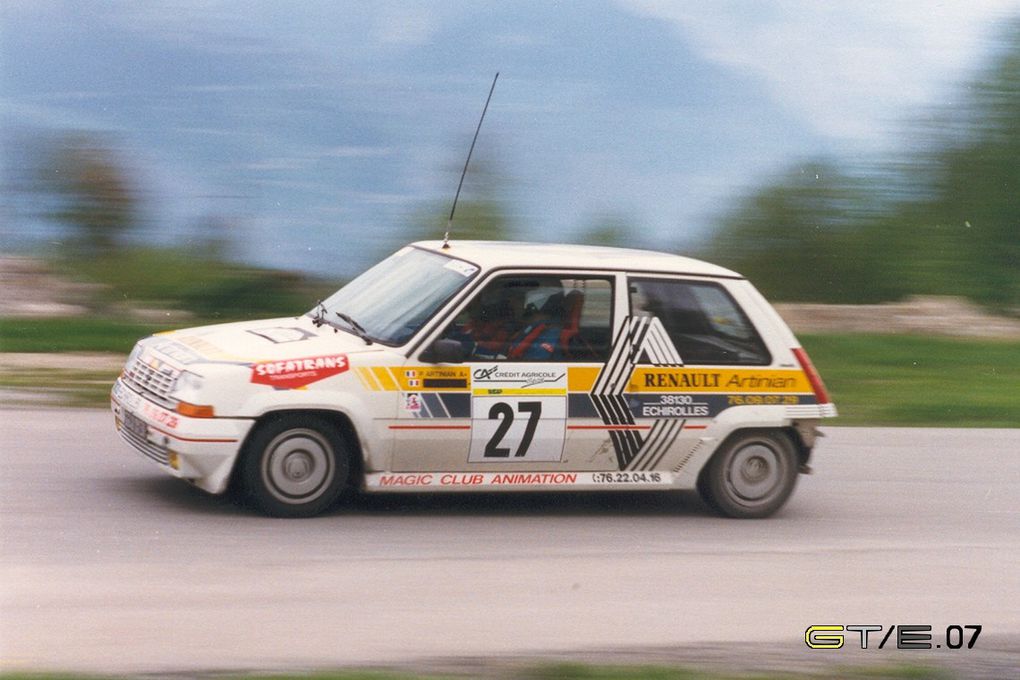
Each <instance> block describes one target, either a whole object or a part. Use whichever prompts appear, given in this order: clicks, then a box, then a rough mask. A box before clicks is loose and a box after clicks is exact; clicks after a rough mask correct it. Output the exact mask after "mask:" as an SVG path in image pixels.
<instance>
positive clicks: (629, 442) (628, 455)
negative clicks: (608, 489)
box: [589, 316, 683, 470]
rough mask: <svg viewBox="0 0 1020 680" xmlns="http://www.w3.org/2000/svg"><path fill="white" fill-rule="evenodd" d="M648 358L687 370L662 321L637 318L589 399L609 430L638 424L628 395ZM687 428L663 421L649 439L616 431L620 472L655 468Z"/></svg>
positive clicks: (628, 323)
mask: <svg viewBox="0 0 1020 680" xmlns="http://www.w3.org/2000/svg"><path fill="white" fill-rule="evenodd" d="M642 354H647V355H648V360H649V361H650V362H651V363H652V365H654V366H683V360H682V359H681V358H680V354H679V352H677V351H676V347H675V346H674V345H673V341H672V340H670V338H669V335H668V334H667V333H666V329H665V328H664V327H663V325H662V322H661V321H659V319H658V318H656V317H647V316H638V317H634V316H632V317H627V318H626V319H624V322H623V325H622V326H621V327H620V331H619V332H618V333H617V334H616V339H615V340H614V342H613V351H612V352H611V353H610V356H609V360H608V361H607V362H606V364H605V365H604V366H603V367H602V370H601V371H599V375H598V377H597V378H596V379H595V384H594V385H593V387H592V391H591V393H590V395H589V396H591V401H592V404H593V405H594V406H595V410H596V411H597V412H598V415H599V418H601V419H602V422H603V423H605V424H606V425H633V424H634V414H633V413H632V412H631V410H630V407H629V406H628V404H627V399H626V398H625V397H624V396H623V394H624V392H625V390H626V389H627V382H628V381H629V380H630V376H631V374H632V373H633V372H634V367H635V366H636V365H637V364H638V362H639V361H640V360H641V355H642ZM682 427H683V421H680V422H679V423H677V422H676V421H672V422H667V421H663V420H657V421H656V422H655V424H654V425H652V429H651V431H650V432H649V433H648V435H647V436H643V435H642V434H641V433H640V432H637V431H634V430H622V431H621V430H613V431H611V432H610V433H609V438H610V440H611V441H612V442H613V449H614V450H615V451H616V462H617V464H618V465H619V466H620V469H621V470H626V469H641V470H647V469H651V468H654V467H655V466H656V465H658V463H659V461H661V460H662V457H663V456H664V455H665V454H666V452H667V451H668V450H669V449H670V448H671V447H672V446H673V442H674V441H676V437H677V434H678V433H679V432H680V430H681V429H682Z"/></svg>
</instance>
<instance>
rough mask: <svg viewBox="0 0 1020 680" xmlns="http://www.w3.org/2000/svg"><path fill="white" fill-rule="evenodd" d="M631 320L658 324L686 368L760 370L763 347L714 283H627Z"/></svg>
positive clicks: (763, 361) (763, 360) (764, 353)
mask: <svg viewBox="0 0 1020 680" xmlns="http://www.w3.org/2000/svg"><path fill="white" fill-rule="evenodd" d="M630 309H631V314H632V315H634V316H655V317H658V318H659V321H661V322H662V325H663V326H664V327H665V329H666V333H667V334H668V335H669V337H670V339H672V340H673V344H674V345H675V346H676V350H677V352H678V353H679V354H680V358H681V359H682V360H683V362H684V363H685V364H694V365H697V364H721V365H751V366H757V365H765V364H768V363H770V362H771V357H770V356H769V352H768V350H767V349H766V348H765V343H764V342H762V340H761V336H759V335H758V332H757V331H756V330H755V328H754V326H752V325H751V322H750V320H749V319H748V318H747V316H746V315H745V314H744V312H743V311H742V310H741V309H740V307H738V306H737V303H736V302H735V301H734V300H733V298H732V297H730V294H729V293H728V292H726V290H725V289H724V288H723V287H722V286H721V285H719V284H717V283H711V282H706V281H683V280H678V279H631V280H630Z"/></svg>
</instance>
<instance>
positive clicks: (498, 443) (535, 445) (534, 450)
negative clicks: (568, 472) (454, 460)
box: [468, 395, 567, 463]
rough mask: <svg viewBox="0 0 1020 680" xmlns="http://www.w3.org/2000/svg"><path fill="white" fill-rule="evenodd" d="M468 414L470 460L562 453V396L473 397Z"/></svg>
mask: <svg viewBox="0 0 1020 680" xmlns="http://www.w3.org/2000/svg"><path fill="white" fill-rule="evenodd" d="M471 416H472V418H471V453H470V455H469V456H468V460H469V461H470V462H472V463H523V462H534V461H545V462H559V460H560V458H561V457H562V455H563V439H564V435H565V433H566V417H567V400H566V397H560V396H554V397H550V396H530V395H528V396H493V397H475V398H474V399H472V400H471Z"/></svg>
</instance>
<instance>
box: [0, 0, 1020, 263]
mask: <svg viewBox="0 0 1020 680" xmlns="http://www.w3.org/2000/svg"><path fill="white" fill-rule="evenodd" d="M1016 14H1020V0H969V1H961V2H935V3H933V2H871V1H863V2H853V3H849V2H844V3H825V2H816V1H812V0H775V1H772V2H740V1H736V0H732V1H725V0H723V1H719V0H717V1H715V2H660V1H655V0H620V1H619V2H513V3H505V2H502V3H500V2H429V3H410V2H395V1H382V2H372V3H362V2H323V1H315V0H305V1H302V2H292V3H279V2H263V1H260V0H248V1H247V2H235V1H223V2H216V1H198V0H178V1H176V2H172V3H171V2H144V3H139V2H128V1H126V0H125V1H123V2H122V1H116V0H111V1H108V2H45V1H40V0H26V1H23V0H5V2H4V3H3V4H2V6H0V31H2V33H0V121H2V123H3V126H4V130H5V133H11V132H14V131H17V132H18V133H19V134H20V133H23V132H25V131H35V132H46V133H60V132H61V131H66V130H87V131H93V132H95V133H97V134H100V135H102V138H103V139H104V140H106V141H107V143H109V144H111V145H113V146H115V147H116V148H117V149H118V150H119V152H120V153H121V155H122V157H123V158H125V159H127V162H128V164H129V167H130V168H131V172H132V174H133V176H135V177H136V183H137V184H138V185H139V186H140V187H141V188H142V189H144V191H145V196H146V199H147V201H148V203H149V205H150V206H151V211H150V215H151V216H152V219H151V221H150V222H149V223H148V225H147V229H148V234H149V235H150V236H152V237H153V238H158V239H161V240H162V241H163V242H171V241H177V242H180V241H187V240H188V239H189V238H193V237H194V230H195V226H194V225H195V224H196V223H198V222H199V221H200V220H202V219H203V218H206V217H209V216H222V217H224V218H226V219H228V220H229V222H230V224H231V225H232V226H231V234H232V238H233V241H234V242H235V246H236V249H237V252H238V253H239V255H240V256H242V257H244V258H245V259H248V260H251V261H254V262H257V263H260V264H268V265H274V266H283V267H294V268H300V269H305V270H308V271H313V272H316V273H320V274H337V275H348V274H351V273H353V272H354V271H356V270H358V269H360V268H361V267H362V266H364V264H365V260H366V258H375V257H377V256H378V255H379V254H380V252H381V251H382V250H385V249H387V248H388V247H390V245H391V244H395V243H398V242H401V241H402V240H404V238H403V234H404V232H405V227H406V225H407V223H408V220H410V219H412V218H413V217H414V216H417V215H420V214H422V212H429V211H435V212H437V213H440V214H442V213H443V212H445V211H447V210H448V206H449V202H450V200H451V199H452V195H453V191H454V189H455V188H456V183H457V179H458V172H459V169H460V166H461V165H462V164H463V158H464V155H465V154H466V152H467V147H468V145H469V143H470V140H471V134H472V133H473V131H474V127H475V124H476V123H477V116H478V114H479V112H480V109H481V106H482V103H483V102H484V98H485V94H486V92H487V91H488V87H489V84H490V82H491V79H492V76H493V74H494V73H495V72H496V71H497V70H498V71H500V72H501V77H500V82H499V85H498V87H497V90H496V93H495V96H494V99H493V103H492V106H491V108H490V111H489V114H488V116H487V118H486V121H485V126H484V128H483V130H482V136H481V138H480V140H479V143H478V147H477V149H476V157H475V158H476V161H477V162H478V164H479V165H478V167H479V168H482V167H485V168H489V169H491V170H492V171H494V172H495V174H496V175H497V176H498V178H499V187H500V189H499V197H500V198H501V199H502V201H503V203H504V205H505V207H506V209H507V211H508V212H509V213H510V214H511V215H512V217H513V218H514V220H515V221H516V222H517V223H518V224H519V225H520V226H521V228H522V234H521V235H522V236H524V237H532V238H537V239H541V240H556V241H570V240H572V239H575V238H577V237H578V234H579V233H580V232H581V231H583V230H584V229H585V228H587V227H589V226H591V225H592V224H594V223H597V222H599V221H600V220H605V219H614V218H617V217H622V218H625V219H626V220H627V221H628V222H630V223H632V224H633V225H635V227H637V234H636V240H637V241H639V242H640V244H641V245H645V246H649V247H660V248H666V249H669V248H675V247H682V246H683V245H684V244H686V243H692V242H694V241H696V240H697V239H699V238H703V237H704V235H705V234H706V233H707V232H708V230H710V228H711V226H712V224H713V222H714V220H715V219H716V218H717V217H718V216H719V215H721V214H724V213H725V212H726V210H727V209H728V208H729V207H731V206H732V205H733V204H734V203H735V201H737V200H738V199H739V197H740V196H742V195H744V194H746V193H747V192H748V191H750V190H752V189H753V188H754V187H755V186H758V185H760V184H763V183H767V182H768V181H769V180H770V179H771V178H774V177H776V176H778V175H780V174H782V173H783V172H785V171H786V170H788V169H789V168H790V167H791V166H793V165H795V164H796V163H798V162H801V161H803V160H805V159H810V158H813V157H817V156H820V155H839V156H841V157H849V158H855V157H863V156H868V155H880V154H885V153H890V152H891V151H893V150H895V149H896V148H897V146H898V145H900V144H901V143H902V142H901V139H902V138H903V134H902V133H903V129H904V124H905V122H906V121H908V120H909V119H910V118H911V117H918V116H921V115H923V113H924V111H925V110H928V109H930V108H931V107H935V106H944V105H947V104H948V105H951V103H952V98H953V97H954V96H958V95H959V90H958V89H957V88H956V87H955V85H956V84H957V83H959V82H960V81H961V80H964V79H966V78H967V77H968V76H969V75H970V74H972V73H973V72H974V71H975V69H977V68H978V67H979V66H980V65H981V64H982V63H983V62H984V60H986V59H987V58H988V57H989V56H990V53H991V51H992V49H993V46H994V38H995V33H996V30H997V29H998V28H999V27H1001V25H1002V24H1003V22H1004V20H1005V19H1006V18H1007V17H1009V16H1013V15H1016ZM483 182H484V175H481V174H480V175H479V176H477V177H472V176H470V175H469V178H468V182H467V184H466V185H465V192H464V198H471V197H472V195H478V194H479V192H481V191H483V188H482V186H481V185H482V184H483ZM473 192H474V193H473ZM5 221H7V222H8V224H7V225H6V226H5V227H4V230H5V231H7V232H8V235H10V236H15V237H19V238H23V237H24V236H25V232H26V231H31V230H33V229H35V225H32V224H28V223H25V222H19V221H18V215H17V214H13V215H12V214H10V211H8V215H7V217H5Z"/></svg>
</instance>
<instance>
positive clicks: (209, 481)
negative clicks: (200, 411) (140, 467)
mask: <svg viewBox="0 0 1020 680" xmlns="http://www.w3.org/2000/svg"><path fill="white" fill-rule="evenodd" d="M110 408H111V410H112V411H113V417H114V422H115V424H116V427H117V432H118V433H119V434H120V436H121V438H122V439H123V440H124V441H125V442H127V443H128V444H130V445H131V447H132V448H134V449H135V450H136V451H138V452H139V453H140V454H141V455H143V456H145V457H146V458H148V459H149V460H151V461H153V462H155V463H157V464H159V466H160V467H161V468H163V470H165V471H166V472H168V473H170V474H172V475H173V476H175V477H180V478H182V479H187V480H189V481H191V482H192V483H194V484H195V485H196V486H197V487H199V488H200V489H203V490H204V491H208V492H209V493H214V494H218V493H222V492H224V491H225V490H226V488H227V484H228V483H229V481H230V473H231V471H232V470H233V469H234V463H235V462H236V460H237V456H238V452H239V451H240V449H241V446H242V444H243V443H244V440H245V437H247V435H248V431H249V430H250V429H251V426H252V424H253V422H254V421H252V420H249V419H245V418H189V417H187V416H182V415H180V414H178V413H175V412H173V411H169V410H167V409H165V408H163V407H162V406H160V405H158V404H156V403H155V402H153V401H151V400H149V399H146V398H145V397H144V396H143V395H142V394H139V393H138V392H136V391H134V390H133V389H131V387H129V386H128V385H127V384H126V383H125V382H124V381H123V380H121V379H120V378H118V379H117V382H115V383H114V385H113V391H112V393H111V394H110Z"/></svg>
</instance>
